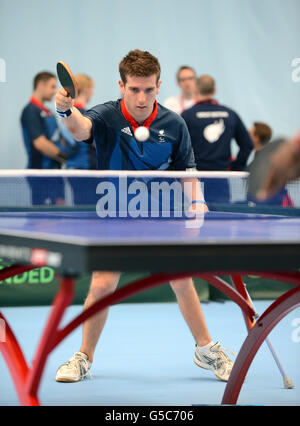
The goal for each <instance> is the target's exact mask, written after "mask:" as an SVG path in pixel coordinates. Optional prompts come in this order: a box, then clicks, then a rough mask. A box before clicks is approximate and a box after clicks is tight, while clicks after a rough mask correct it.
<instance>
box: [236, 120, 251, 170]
mask: <svg viewBox="0 0 300 426" xmlns="http://www.w3.org/2000/svg"><path fill="white" fill-rule="evenodd" d="M236 118H237V122H236V127H235V133H234V139H235V140H236V143H237V144H238V146H239V148H240V150H239V152H238V155H237V157H236V159H235V160H234V161H232V163H231V170H232V171H240V170H245V167H246V164H247V160H248V157H249V155H250V153H251V151H252V150H253V142H252V140H251V137H250V135H249V132H248V130H247V129H246V127H245V125H244V123H243V122H242V120H241V119H240V117H239V116H238V115H237V114H236Z"/></svg>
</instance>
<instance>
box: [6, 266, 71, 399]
mask: <svg viewBox="0 0 300 426" xmlns="http://www.w3.org/2000/svg"><path fill="white" fill-rule="evenodd" d="M35 268H36V267H35V266H19V265H16V266H11V267H8V268H5V269H3V270H2V271H0V280H4V279H7V278H10V277H12V276H14V275H19V274H21V273H24V272H26V271H29V270H31V269H35ZM73 285H74V279H73V278H62V280H61V285H60V289H59V291H58V294H57V296H56V298H55V300H54V302H53V308H52V311H51V314H50V317H49V319H48V322H47V325H46V328H45V331H44V333H43V336H42V338H41V340H40V343H39V346H38V349H37V352H36V356H35V359H34V361H33V365H32V367H31V368H30V367H29V366H28V365H27V363H26V360H25V357H24V355H23V352H22V349H21V347H20V345H19V344H18V341H17V339H16V337H15V335H14V334H13V332H12V330H11V328H10V326H9V324H8V322H7V321H6V319H5V318H4V316H3V315H2V314H1V313H0V318H1V319H2V320H3V321H4V323H5V341H4V342H0V351H1V352H2V354H3V357H4V359H5V361H6V363H7V366H8V368H9V371H10V374H11V376H12V379H13V382H14V384H15V388H16V391H17V394H18V397H19V401H20V403H21V405H40V403H39V400H38V397H37V391H38V387H39V384H40V380H41V376H42V372H43V369H44V366H45V363H46V360H47V357H48V355H49V353H50V352H51V346H52V343H53V340H55V336H56V334H57V333H58V325H59V323H60V321H61V318H62V316H63V314H64V312H65V310H66V308H67V307H68V306H69V304H70V303H71V301H72V298H73Z"/></svg>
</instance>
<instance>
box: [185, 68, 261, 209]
mask: <svg viewBox="0 0 300 426" xmlns="http://www.w3.org/2000/svg"><path fill="white" fill-rule="evenodd" d="M197 88H198V92H199V98H198V102H197V103H196V105H194V106H193V107H192V108H190V109H188V110H186V111H184V112H183V113H182V117H183V119H184V120H185V122H186V124H187V127H188V129H189V133H190V136H191V141H192V147H193V150H194V154H195V161H196V165H197V170H200V171H222V170H224V171H227V170H232V171H239V170H244V169H245V167H246V163H247V159H248V156H249V154H250V153H251V151H252V149H253V143H252V140H251V137H250V135H249V132H248V131H247V129H246V127H245V125H244V124H243V122H242V120H241V118H240V117H239V115H238V114H237V113H236V112H235V111H233V110H232V109H230V108H228V107H226V106H224V105H220V104H219V103H218V102H217V101H216V100H215V99H214V95H215V93H216V88H215V81H214V79H213V78H212V77H211V76H209V75H203V76H201V77H199V78H198V79H197ZM232 139H235V141H236V143H237V145H238V146H239V152H238V155H237V157H236V158H235V159H234V160H233V159H232V156H231V141H232ZM209 182H210V190H209V193H208V194H207V190H205V199H206V201H210V200H212V199H214V200H216V198H215V197H214V195H218V198H219V201H224V202H225V201H226V199H228V196H229V189H228V185H224V181H223V185H222V184H221V181H220V180H219V181H216V182H213V180H212V179H210V180H209ZM217 182H218V183H219V185H218V187H219V188H218V189H217V185H216V183H217ZM211 185H212V186H211ZM204 188H205V185H204ZM226 188H227V189H226ZM206 189H207V188H206ZM212 191H213V192H215V194H212ZM221 195H222V197H223V198H224V199H223V200H221V198H220V197H221Z"/></svg>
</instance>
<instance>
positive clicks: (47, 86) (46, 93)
mask: <svg viewBox="0 0 300 426" xmlns="http://www.w3.org/2000/svg"><path fill="white" fill-rule="evenodd" d="M56 89H57V87H56V78H54V77H53V78H50V79H49V80H47V81H41V82H40V83H39V86H38V90H39V92H40V93H41V97H42V99H43V100H44V101H51V100H52V98H53V96H54V95H55V93H56Z"/></svg>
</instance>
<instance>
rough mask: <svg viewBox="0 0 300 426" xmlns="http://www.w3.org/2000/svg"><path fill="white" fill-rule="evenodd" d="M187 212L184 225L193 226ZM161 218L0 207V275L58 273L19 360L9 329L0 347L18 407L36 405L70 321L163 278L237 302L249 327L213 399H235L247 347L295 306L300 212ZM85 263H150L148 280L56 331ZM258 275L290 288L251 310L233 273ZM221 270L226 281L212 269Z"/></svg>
mask: <svg viewBox="0 0 300 426" xmlns="http://www.w3.org/2000/svg"><path fill="white" fill-rule="evenodd" d="M193 220H199V219H191V222H190V225H191V224H192V223H193ZM186 225H187V222H186V220H183V219H182V218H181V219H174V218H173V219H171V218H159V219H155V218H146V219H139V218H138V219H132V218H124V219H122V218H104V219H101V218H99V217H98V216H97V214H96V213H95V212H93V211H59V210H58V211H14V212H12V211H9V212H5V211H4V212H1V213H0V257H2V258H5V259H7V260H10V261H11V262H12V265H11V266H8V267H6V268H4V269H3V270H1V271H0V280H5V279H7V278H9V277H12V276H14V275H18V274H20V273H23V272H25V271H28V270H31V269H34V268H38V267H42V266H50V267H53V268H55V269H56V271H57V273H58V274H59V275H60V277H61V281H60V288H59V289H58V292H57V295H56V298H55V300H54V302H53V306H52V310H51V313H50V316H49V319H48V322H47V324H46V326H45V329H44V332H43V334H42V336H41V339H40V342H39V345H38V347H37V350H36V354H35V357H34V361H33V363H32V365H31V366H30V365H28V363H27V361H26V360H25V357H24V355H23V353H22V350H21V347H20V345H19V343H18V341H17V339H16V337H15V335H14V333H13V330H12V328H11V327H10V325H9V324H8V322H7V320H6V319H5V318H4V316H3V315H2V314H0V318H1V319H2V320H3V321H5V324H6V342H5V343H3V342H2V343H1V342H0V350H1V352H2V354H3V356H4V358H5V360H6V362H7V365H8V368H9V370H10V373H11V375H12V378H13V381H14V384H15V387H16V390H17V394H18V397H19V400H20V403H21V404H22V405H40V401H39V399H38V389H39V384H40V381H41V377H42V373H43V370H44V367H45V364H46V361H47V357H48V355H49V354H50V353H51V351H52V350H53V349H54V348H55V347H56V346H57V345H58V344H59V343H60V342H61V341H62V340H63V339H64V338H65V337H66V336H68V335H69V334H70V333H71V332H72V331H73V330H74V329H75V328H76V327H78V326H79V325H81V324H82V323H83V322H84V321H85V320H86V319H88V318H90V317H91V316H92V315H94V314H95V313H98V312H99V311H100V310H101V309H104V308H106V307H108V306H110V305H111V304H113V303H116V302H119V301H120V300H124V299H125V298H126V297H128V296H130V295H133V294H135V293H137V292H140V291H142V290H145V289H147V288H150V287H153V286H158V285H160V284H162V283H165V282H167V281H170V280H171V279H176V278H183V277H191V276H192V277H200V278H202V279H204V280H206V281H207V282H208V283H209V284H211V285H213V286H214V287H216V288H217V289H219V290H221V291H223V292H224V293H225V294H226V295H227V296H228V297H229V298H230V299H231V300H233V301H234V302H236V303H237V304H238V306H239V307H240V308H241V310H242V312H243V315H244V318H245V320H246V325H247V327H248V330H249V334H248V336H247V338H246V340H245V342H244V343H243V345H242V347H241V350H240V352H239V354H238V357H237V359H236V361H235V364H234V367H233V370H232V373H231V376H230V379H229V381H228V383H227V385H226V389H225V392H224V395H223V399H222V404H236V402H237V400H238V396H239V393H240V390H241V387H242V384H243V381H244V379H245V376H246V374H247V371H248V369H249V367H250V365H251V362H252V360H253V358H254V357H255V354H256V353H257V351H258V349H259V348H260V346H261V344H262V343H263V341H264V340H265V339H266V337H267V336H268V335H269V333H270V332H271V330H272V329H273V328H274V327H275V326H276V324H277V323H278V322H279V321H280V320H281V319H282V318H283V317H284V316H285V315H287V314H288V313H289V312H290V311H291V310H293V309H295V308H296V307H297V306H299V305H300V273H299V272H298V269H299V264H300V263H299V259H300V217H286V216H283V215H270V214H251V213H232V212H225V211H224V212H216V211H211V212H208V213H206V214H205V215H204V217H202V219H201V223H200V224H199V223H198V226H186ZM94 270H112V271H137V270H141V271H142V270H150V271H152V275H151V276H150V277H148V278H145V279H142V280H139V281H137V282H134V283H131V284H129V285H127V286H126V287H123V288H121V289H118V290H117V291H116V292H115V293H114V294H112V295H109V296H107V297H105V298H104V299H102V300H100V301H98V302H97V303H95V305H94V306H92V307H91V308H89V309H88V310H86V311H84V312H83V313H82V314H80V315H79V316H78V317H77V318H75V319H74V320H73V321H71V322H70V323H69V324H68V325H66V326H64V328H59V325H60V322H61V319H62V316H63V314H64V312H65V310H66V309H67V307H68V306H69V305H70V304H71V302H72V298H73V288H74V278H75V277H77V276H78V275H80V274H81V273H83V272H89V271H94ZM248 274H253V275H259V276H263V277H267V278H271V279H275V280H280V281H285V282H288V283H290V284H292V285H293V287H292V289H291V290H289V291H287V292H286V293H285V294H283V295H282V296H280V297H279V298H278V299H277V300H275V301H274V302H273V303H272V304H271V306H270V307H269V308H268V309H267V310H266V311H265V312H264V313H263V314H262V315H261V316H260V317H259V318H256V317H255V311H254V309H253V306H252V305H251V303H250V302H249V298H248V294H247V291H246V289H245V285H244V283H243V280H242V275H248ZM224 275H228V276H230V277H231V281H232V284H233V285H229V284H228V283H227V282H225V281H224V280H222V279H221V278H220V276H224Z"/></svg>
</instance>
